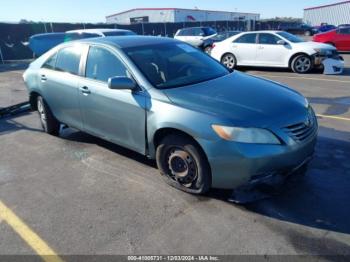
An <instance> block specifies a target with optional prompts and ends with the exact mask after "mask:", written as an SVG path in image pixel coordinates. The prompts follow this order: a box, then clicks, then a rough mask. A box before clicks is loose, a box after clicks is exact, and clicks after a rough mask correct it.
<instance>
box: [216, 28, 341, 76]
mask: <svg viewBox="0 0 350 262" xmlns="http://www.w3.org/2000/svg"><path fill="white" fill-rule="evenodd" d="M211 56H212V57H213V58H215V59H216V60H218V61H220V62H221V63H223V64H224V65H225V66H226V67H228V68H229V69H233V68H235V67H236V66H258V67H282V68H290V69H292V70H293V71H294V72H296V73H300V74H302V73H307V72H309V71H310V70H312V69H313V68H314V67H319V66H323V67H324V68H325V73H326V74H340V73H342V72H343V68H344V61H343V60H342V58H341V57H340V56H339V55H338V52H337V49H336V48H335V47H333V46H331V45H327V44H321V43H315V42H306V41H304V40H302V39H300V38H298V37H297V36H295V35H292V34H290V33H287V32H283V31H256V32H245V33H240V34H238V35H235V36H233V37H230V38H228V39H226V40H224V41H222V42H218V43H215V44H214V45H213V49H212V51H211Z"/></svg>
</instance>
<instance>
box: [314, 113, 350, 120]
mask: <svg viewBox="0 0 350 262" xmlns="http://www.w3.org/2000/svg"><path fill="white" fill-rule="evenodd" d="M317 116H318V117H324V118H330V119H336V120H344V121H350V118H346V117H340V116H327V115H320V114H318V115H317Z"/></svg>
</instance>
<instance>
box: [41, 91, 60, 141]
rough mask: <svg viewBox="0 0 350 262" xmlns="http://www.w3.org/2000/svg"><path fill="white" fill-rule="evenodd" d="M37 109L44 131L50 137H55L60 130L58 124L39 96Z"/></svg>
mask: <svg viewBox="0 0 350 262" xmlns="http://www.w3.org/2000/svg"><path fill="white" fill-rule="evenodd" d="M37 109H38V113H39V117H40V122H41V126H42V127H43V129H44V131H45V132H46V133H48V134H50V135H54V136H57V135H58V133H59V130H60V123H59V122H58V121H57V120H56V118H55V117H54V116H53V114H52V112H51V110H50V108H49V106H48V105H47V104H46V102H45V100H44V99H43V98H42V97H41V96H38V97H37Z"/></svg>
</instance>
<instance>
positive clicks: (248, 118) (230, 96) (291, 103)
mask: <svg viewBox="0 0 350 262" xmlns="http://www.w3.org/2000/svg"><path fill="white" fill-rule="evenodd" d="M163 91H164V93H165V94H166V95H167V96H168V98H169V99H170V100H171V101H172V102H173V103H174V104H177V105H179V106H182V107H186V108H189V109H192V110H197V111H201V112H204V113H207V114H210V115H213V116H215V117H217V118H219V119H221V120H222V121H227V122H229V123H233V124H235V125H239V126H243V127H244V126H255V127H269V126H273V125H282V126H285V125H288V124H294V123H297V122H299V121H304V119H305V116H306V115H307V106H308V105H307V104H308V103H307V100H306V99H305V98H304V97H303V96H302V95H300V94H299V93H298V92H296V91H293V90H292V89H290V88H287V87H285V86H282V85H280V84H278V83H275V82H272V81H269V80H265V79H261V78H257V77H253V76H250V75H247V74H244V73H241V72H238V71H235V72H233V73H231V74H229V75H226V76H224V77H220V78H217V79H214V80H210V81H207V82H203V83H199V84H194V85H190V86H185V87H180V88H173V89H166V90H163Z"/></svg>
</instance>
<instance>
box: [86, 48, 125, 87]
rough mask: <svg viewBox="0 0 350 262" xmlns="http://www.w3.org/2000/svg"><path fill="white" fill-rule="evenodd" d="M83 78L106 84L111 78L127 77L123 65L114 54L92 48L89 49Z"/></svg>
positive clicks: (102, 49)
mask: <svg viewBox="0 0 350 262" xmlns="http://www.w3.org/2000/svg"><path fill="white" fill-rule="evenodd" d="M85 76H86V77H87V78H90V79H94V80H99V81H102V82H108V79H109V78H111V77H115V76H125V77H128V76H129V75H128V71H127V69H126V67H125V66H124V64H123V63H122V62H121V61H120V60H119V58H117V57H116V56H115V55H114V54H112V53H111V52H110V51H108V50H106V49H104V48H101V47H95V46H92V47H90V49H89V54H88V58H87V62H86V71H85Z"/></svg>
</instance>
